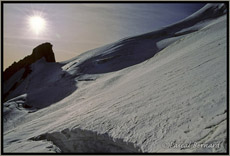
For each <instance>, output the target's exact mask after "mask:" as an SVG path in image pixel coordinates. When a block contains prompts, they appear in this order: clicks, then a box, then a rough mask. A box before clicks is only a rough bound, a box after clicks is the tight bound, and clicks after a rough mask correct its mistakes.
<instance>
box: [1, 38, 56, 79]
mask: <svg viewBox="0 0 230 156" xmlns="http://www.w3.org/2000/svg"><path fill="white" fill-rule="evenodd" d="M42 57H44V58H45V60H46V61H47V62H56V61H55V56H54V53H53V50H52V44H50V43H48V42H46V43H43V44H41V45H39V46H37V47H36V48H34V49H33V52H32V54H31V55H29V56H26V57H25V58H24V59H22V60H20V61H19V62H14V63H13V64H12V65H11V66H10V67H8V68H7V69H6V70H5V71H4V73H3V79H4V81H6V80H8V79H9V78H10V77H11V76H12V75H14V74H15V73H16V72H17V71H19V70H20V69H22V68H25V69H26V70H25V72H26V73H24V74H23V75H24V77H25V76H26V75H28V74H29V72H30V70H29V66H30V65H31V64H32V63H34V62H36V61H37V60H39V59H41V58H42Z"/></svg>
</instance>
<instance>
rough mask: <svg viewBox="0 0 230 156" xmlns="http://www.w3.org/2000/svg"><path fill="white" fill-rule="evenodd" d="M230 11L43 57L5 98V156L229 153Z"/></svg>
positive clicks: (205, 12) (203, 13) (205, 11)
mask: <svg viewBox="0 0 230 156" xmlns="http://www.w3.org/2000/svg"><path fill="white" fill-rule="evenodd" d="M226 13H227V8H226V6H225V5H224V4H222V3H213V4H207V5H205V6H204V7H203V8H202V9H200V10H199V11H197V12H196V13H194V14H193V15H191V16H189V17H187V18H185V19H184V20H182V21H179V22H177V23H175V24H173V25H170V26H167V27H164V28H162V29H159V30H157V31H154V32H150V33H146V34H142V35H138V36H134V37H130V38H125V39H121V40H119V41H117V42H115V43H111V44H108V45H105V46H103V47H100V48H97V49H93V50H90V51H87V52H85V53H83V54H81V55H79V56H77V57H75V58H73V59H71V60H67V61H64V62H46V61H45V60H44V59H40V60H39V61H37V62H35V63H33V64H32V65H31V70H32V72H31V73H30V74H29V75H28V76H27V77H26V79H25V80H24V81H23V82H21V83H20V85H19V86H18V87H17V88H16V89H15V90H14V91H12V92H11V93H10V96H9V97H10V99H9V100H7V101H6V102H4V103H3V129H4V132H3V143H4V144H3V151H4V153H50V152H51V153H52V152H54V153H173V152H177V153H178V152H180V153H196V152H198V153H226V152H227V146H228V145H227V142H228V140H227V92H226V90H227V86H226V85H227V54H226V53H227V27H226V26H227V15H226ZM21 75H22V71H18V72H17V73H15V75H13V76H12V77H11V78H10V79H9V80H8V81H6V82H4V85H6V86H12V84H14V83H15V82H17V81H18V77H20V76H21ZM175 145H178V146H175ZM195 145H199V146H195ZM205 145H210V147H207V146H205ZM212 145H213V146H212ZM211 146H212V147H211Z"/></svg>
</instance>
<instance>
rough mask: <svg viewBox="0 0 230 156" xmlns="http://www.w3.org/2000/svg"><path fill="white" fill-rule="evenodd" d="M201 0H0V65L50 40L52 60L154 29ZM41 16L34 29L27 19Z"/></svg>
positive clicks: (197, 5) (189, 10)
mask: <svg viewBox="0 0 230 156" xmlns="http://www.w3.org/2000/svg"><path fill="white" fill-rule="evenodd" d="M204 5H205V4H204V3H122V4H119V3H113V4H111V3H107V4H105V3H104V4H102V3H101V4H100V3H69V4H68V3H66V4H64V3H59V4H58V3H56V4H55V3H49V4H45V3H44V4H42V3H39V4H36V3H26V4H23V3H21V4H20V3H17V4H13V3H11V4H4V20H3V26H4V27H3V28H4V31H3V33H4V40H3V43H4V58H3V59H4V69H5V68H7V67H8V66H9V65H10V64H12V63H13V62H14V61H19V60H20V59H22V58H24V57H25V56H26V55H30V54H31V53H32V50H33V48H34V47H36V46H37V45H39V44H41V43H43V42H51V43H52V44H53V50H54V53H55V56H56V60H57V61H64V60H67V59H71V58H73V57H75V56H77V55H79V54H81V53H82V52H85V51H87V50H90V49H93V48H97V47H100V46H103V45H105V44H108V43H111V42H114V41H116V40H119V39H121V38H124V37H129V36H134V35H138V34H142V33H146V32H150V31H154V30H157V29H160V28H161V27H163V26H167V25H169V24H173V23H175V22H178V21H179V20H182V19H183V18H185V17H187V16H189V15H191V14H192V13H194V12H195V11H197V10H199V9H200V8H201V7H203V6H204ZM33 16H40V17H41V18H43V20H44V21H45V25H44V27H43V28H42V30H41V31H40V32H39V33H38V34H37V33H35V32H34V29H32V28H31V23H30V22H29V21H30V20H29V19H30V18H31V17H33Z"/></svg>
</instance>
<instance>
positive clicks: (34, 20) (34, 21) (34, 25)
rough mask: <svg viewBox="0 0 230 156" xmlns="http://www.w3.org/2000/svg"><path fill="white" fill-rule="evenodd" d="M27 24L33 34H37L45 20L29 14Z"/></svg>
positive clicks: (41, 29)
mask: <svg viewBox="0 0 230 156" xmlns="http://www.w3.org/2000/svg"><path fill="white" fill-rule="evenodd" d="M29 25H30V28H31V29H32V30H33V31H34V32H35V34H36V35H39V34H40V33H41V32H42V31H43V30H44V29H45V25H46V21H45V19H44V18H42V17H41V16H31V17H30V18H29Z"/></svg>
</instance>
